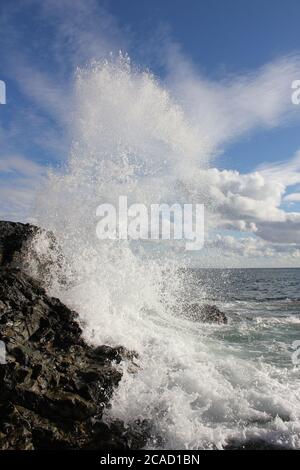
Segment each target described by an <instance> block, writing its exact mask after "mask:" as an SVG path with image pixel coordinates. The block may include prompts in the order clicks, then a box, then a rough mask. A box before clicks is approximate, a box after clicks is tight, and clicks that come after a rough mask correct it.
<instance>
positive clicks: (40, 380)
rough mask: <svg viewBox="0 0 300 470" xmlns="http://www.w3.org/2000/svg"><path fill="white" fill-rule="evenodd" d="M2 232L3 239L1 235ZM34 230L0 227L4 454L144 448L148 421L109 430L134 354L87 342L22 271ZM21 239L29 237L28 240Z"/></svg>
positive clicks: (0, 440)
mask: <svg viewBox="0 0 300 470" xmlns="http://www.w3.org/2000/svg"><path fill="white" fill-rule="evenodd" d="M1 227H2V228H3V227H4V233H2V234H1ZM34 233H35V230H34V229H32V226H26V225H25V226H24V225H23V226H22V225H21V224H20V225H19V224H13V223H6V222H5V223H0V234H1V236H0V239H1V266H0V340H1V341H3V342H4V344H5V349H6V362H5V363H4V364H0V449H74V448H75V449H78V448H89V449H108V450H109V449H117V448H118V449H127V448H140V447H142V446H144V445H145V444H146V440H147V438H148V435H149V433H148V430H147V429H146V424H145V423H134V424H133V425H132V426H129V427H128V426H127V427H126V426H125V424H124V423H122V422H119V421H118V422H115V423H110V424H105V423H104V422H103V421H102V415H103V410H104V409H105V407H109V401H110V399H111V397H112V394H113V392H114V389H115V388H116V387H117V386H118V383H119V381H120V380H121V377H122V374H121V372H120V371H119V370H118V367H117V364H118V363H120V362H121V361H122V360H123V359H126V360H128V361H131V360H132V359H133V358H135V357H136V354H135V353H134V352H130V351H127V350H126V349H125V348H123V347H121V346H120V347H118V348H112V347H110V346H107V345H104V346H99V347H97V348H93V347H91V346H90V345H88V344H87V343H86V342H85V341H84V340H83V339H82V331H81V327H80V325H79V323H78V315H77V313H76V312H74V311H72V310H70V309H69V308H68V307H67V306H65V305H64V304H62V303H61V302H60V300H59V299H56V298H53V297H50V296H49V295H47V293H46V291H45V289H44V288H43V287H42V285H41V283H40V281H38V280H37V279H33V278H32V277H31V276H29V275H28V274H27V273H26V272H24V271H23V270H22V269H19V268H18V267H16V266H19V267H22V266H23V265H22V257H23V254H24V252H23V250H24V247H25V245H26V243H27V242H28V240H29V239H30V237H31V236H32V235H33V234H34ZM23 237H24V238H23Z"/></svg>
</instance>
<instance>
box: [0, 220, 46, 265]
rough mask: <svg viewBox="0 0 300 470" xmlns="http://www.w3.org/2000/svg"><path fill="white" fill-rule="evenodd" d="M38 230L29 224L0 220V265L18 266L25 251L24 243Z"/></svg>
mask: <svg viewBox="0 0 300 470" xmlns="http://www.w3.org/2000/svg"><path fill="white" fill-rule="evenodd" d="M37 232H38V228H37V227H35V226H33V225H30V224H21V223H18V222H6V221H0V265H9V264H10V265H11V264H13V265H15V266H18V265H19V264H20V263H21V262H22V257H23V256H24V254H25V252H26V244H27V243H28V241H29V240H31V239H32V237H34V236H35V235H36V233H37Z"/></svg>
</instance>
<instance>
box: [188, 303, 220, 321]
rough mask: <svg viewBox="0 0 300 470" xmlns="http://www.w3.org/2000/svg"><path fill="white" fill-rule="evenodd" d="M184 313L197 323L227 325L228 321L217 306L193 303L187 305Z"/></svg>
mask: <svg viewBox="0 0 300 470" xmlns="http://www.w3.org/2000/svg"><path fill="white" fill-rule="evenodd" d="M183 311H184V315H186V316H188V318H189V319H190V320H193V321H197V322H204V323H220V324H221V323H224V324H226V323H227V321H228V320H227V317H226V315H225V313H223V312H221V310H219V309H218V307H216V306H215V305H206V304H204V305H201V304H197V303H193V304H188V305H185V306H184V310H183Z"/></svg>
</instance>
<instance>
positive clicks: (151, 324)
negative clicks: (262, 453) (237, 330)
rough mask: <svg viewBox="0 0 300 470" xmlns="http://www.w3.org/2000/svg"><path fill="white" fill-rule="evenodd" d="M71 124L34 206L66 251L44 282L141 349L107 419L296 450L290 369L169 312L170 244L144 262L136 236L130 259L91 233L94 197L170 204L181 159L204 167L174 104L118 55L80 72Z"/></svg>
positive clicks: (174, 291)
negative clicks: (66, 150) (68, 148)
mask: <svg viewBox="0 0 300 470" xmlns="http://www.w3.org/2000/svg"><path fill="white" fill-rule="evenodd" d="M72 130H73V138H74V144H73V148H72V152H71V154H70V157H69V160H68V164H67V165H66V168H65V170H64V171H61V172H60V173H55V172H52V173H51V174H49V180H48V185H47V186H46V187H45V188H44V190H43V192H42V193H41V194H40V195H39V198H38V205H37V211H36V212H37V213H36V214H35V215H36V217H37V220H38V222H39V224H40V225H42V226H44V227H47V228H49V229H51V230H53V232H54V233H55V235H56V237H57V238H58V240H59V243H60V244H61V248H62V251H63V254H64V259H65V262H64V266H63V270H64V274H65V275H66V278H67V279H68V283H67V285H65V286H63V285H61V284H60V283H59V282H58V281H59V279H58V280H57V282H55V270H54V272H53V273H52V274H53V276H54V282H53V276H52V284H51V286H49V288H50V289H51V291H52V292H53V293H54V294H55V295H57V296H59V297H60V298H61V299H62V300H63V301H64V302H66V303H67V304H68V305H70V306H72V307H74V308H75V309H76V310H77V311H78V312H79V314H80V318H81V321H82V323H83V324H84V334H85V337H86V338H87V340H88V341H90V342H92V343H94V344H101V343H107V344H110V345H119V344H122V345H124V346H126V347H128V348H130V349H134V350H136V351H137V352H138V353H139V360H138V363H139V364H138V365H139V368H138V369H137V371H136V372H135V373H134V374H133V373H132V370H127V366H126V364H125V365H124V376H123V379H122V381H121V384H120V386H119V389H118V391H117V392H116V394H115V397H114V399H113V401H112V409H111V410H110V411H109V414H108V417H107V419H111V418H121V419H123V420H125V422H131V421H133V420H136V419H138V418H141V419H149V420H150V421H151V423H153V430H154V432H155V433H157V435H159V436H162V437H163V438H164V444H163V446H165V447H166V448H189V449H193V448H211V447H217V448H222V446H223V445H224V444H225V442H226V440H228V439H230V438H232V437H234V436H235V437H237V438H240V439H242V438H244V437H245V436H257V435H259V436H263V437H265V438H266V439H268V440H270V441H272V442H277V441H278V440H282V441H284V443H285V444H288V445H290V446H294V447H300V440H299V431H300V428H299V419H300V400H299V378H298V376H297V374H296V373H295V372H294V371H293V370H292V368H291V369H279V368H277V367H275V366H270V365H268V364H265V363H264V362H254V361H253V360H251V357H250V356H251V355H250V356H249V358H248V359H247V360H246V359H245V358H243V357H241V356H240V355H239V349H237V350H235V349H234V348H233V347H232V346H229V345H228V346H227V345H226V343H225V342H224V341H222V339H214V340H213V339H212V336H211V335H210V331H211V330H213V329H214V328H215V327H207V328H204V327H203V326H201V325H200V324H196V323H192V322H189V321H188V320H187V319H182V318H179V317H177V316H175V315H174V314H172V313H171V312H172V308H171V307H172V305H173V304H174V303H178V302H180V295H179V293H180V290H181V288H182V279H181V275H182V274H181V275H179V274H178V271H177V270H176V262H174V261H172V262H171V261H170V259H169V253H167V254H166V256H165V257H164V256H163V255H161V256H160V258H159V259H152V258H151V257H150V256H149V252H148V251H147V246H146V247H145V245H143V246H141V247H140V251H139V255H138V256H137V255H135V254H134V252H133V251H132V249H131V245H130V243H128V242H126V241H123V242H118V241H106V242H104V241H103V240H102V241H99V240H98V239H97V238H96V231H95V229H96V223H97V219H96V216H95V214H96V208H97V206H98V205H99V204H100V203H102V202H110V203H114V202H116V201H117V198H118V196H119V195H120V194H122V195H128V197H129V199H130V200H132V201H138V202H144V203H155V202H161V201H164V202H168V200H172V198H174V197H176V196H178V187H179V185H178V181H179V180H180V179H181V178H182V177H183V174H184V171H185V168H186V167H192V166H193V165H195V164H196V163H197V165H199V166H200V167H201V165H205V164H206V160H207V155H206V154H205V146H204V145H202V143H201V142H199V140H198V135H197V133H196V132H195V131H194V130H193V128H191V126H190V125H189V123H188V121H187V120H186V118H185V116H184V114H183V112H182V111H181V109H180V107H178V105H176V104H174V103H173V102H172V100H171V98H170V97H169V95H168V93H167V91H166V90H164V89H163V88H162V87H161V86H160V84H159V83H158V82H157V81H156V80H155V78H154V77H153V76H152V75H151V74H149V73H146V72H143V71H139V70H136V69H134V68H133V67H132V66H131V65H130V62H129V60H128V58H123V57H120V58H119V59H117V60H116V61H114V60H112V61H110V62H104V63H100V64H98V63H95V64H93V65H92V66H91V67H89V68H88V69H87V70H84V71H79V72H78V76H77V81H76V107H75V112H74V119H73V122H72ZM173 202H174V200H173ZM58 271H61V268H59V269H58ZM218 328H222V327H218ZM224 328H226V327H224ZM277 415H279V416H281V418H277V417H276V416H277ZM287 418H288V419H289V421H283V420H286V419H287ZM251 423H252V424H251ZM149 445H151V444H149Z"/></svg>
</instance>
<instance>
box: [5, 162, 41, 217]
mask: <svg viewBox="0 0 300 470" xmlns="http://www.w3.org/2000/svg"><path fill="white" fill-rule="evenodd" d="M45 175H46V168H45V166H44V165H41V164H39V163H37V162H34V161H32V160H29V159H28V158H26V157H24V156H22V155H2V156H0V200H1V208H0V218H1V219H10V220H11V219H14V220H18V221H25V220H26V219H27V217H28V214H29V209H30V208H31V207H32V205H33V203H34V198H35V195H36V191H37V190H38V189H39V188H40V187H41V185H42V184H43V182H44V181H45Z"/></svg>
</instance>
